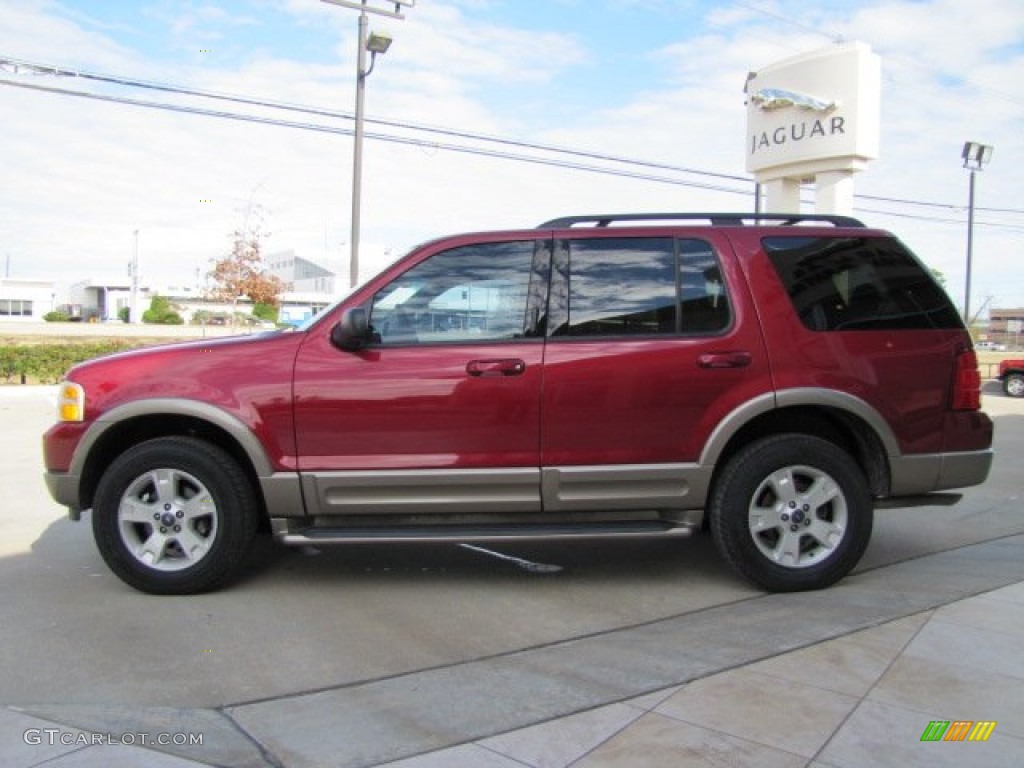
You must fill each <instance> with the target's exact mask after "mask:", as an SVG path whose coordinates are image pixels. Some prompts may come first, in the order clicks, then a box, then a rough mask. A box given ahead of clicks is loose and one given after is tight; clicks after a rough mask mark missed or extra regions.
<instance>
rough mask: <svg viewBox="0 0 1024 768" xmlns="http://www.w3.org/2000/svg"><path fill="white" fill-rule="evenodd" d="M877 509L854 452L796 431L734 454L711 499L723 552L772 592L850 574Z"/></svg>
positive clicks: (714, 530)
mask: <svg viewBox="0 0 1024 768" xmlns="http://www.w3.org/2000/svg"><path fill="white" fill-rule="evenodd" d="M873 516H874V505H873V503H872V499H871V493H870V491H869V489H868V484H867V481H866V480H865V478H864V474H863V473H862V472H861V470H860V467H858V466H857V464H856V462H854V460H853V459H852V458H851V457H850V455H849V454H847V453H846V452H845V451H843V450H842V449H840V448H838V447H837V446H836V445H834V444H833V443H830V442H828V441H826V440H822V439H821V438H818V437H812V436H810V435H796V434H793V435H778V436H775V437H768V438H764V439H762V440H758V441H756V442H754V443H752V444H750V445H748V446H747V447H746V448H744V449H743V450H741V451H740V452H739V453H738V454H736V456H734V457H733V458H732V459H731V460H730V461H729V463H728V464H727V465H726V467H725V468H724V469H723V471H722V475H721V477H720V478H719V479H718V481H717V483H716V485H715V489H714V493H713V494H712V497H711V505H710V519H711V533H712V536H713V538H714V540H715V544H716V546H717V547H718V550H719V552H720V553H721V554H722V556H723V557H724V558H725V559H726V561H727V562H728V563H729V564H730V565H731V566H732V567H733V568H735V569H736V570H737V571H739V572H740V573H741V574H743V575H744V576H746V577H747V578H748V579H750V580H751V581H753V582H754V583H756V584H758V585H760V586H762V587H764V588H765V589H768V590H771V591H773V592H795V591H799V590H807V589H821V588H822V587H827V586H829V585H831V584H834V583H835V582H836V581H838V580H839V579H841V578H843V577H844V576H846V574H848V573H849V572H850V571H851V570H852V569H853V567H854V566H855V565H856V564H857V562H858V561H859V560H860V558H861V555H863V554H864V550H865V549H866V548H867V545H868V540H869V539H870V538H871V526H872V520H873Z"/></svg>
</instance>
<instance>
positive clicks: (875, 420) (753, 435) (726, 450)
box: [700, 388, 900, 497]
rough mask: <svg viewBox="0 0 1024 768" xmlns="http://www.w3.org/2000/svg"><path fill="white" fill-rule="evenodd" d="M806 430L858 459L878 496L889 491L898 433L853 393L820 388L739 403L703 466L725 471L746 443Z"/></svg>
mask: <svg viewBox="0 0 1024 768" xmlns="http://www.w3.org/2000/svg"><path fill="white" fill-rule="evenodd" d="M786 433H790V434H805V435H813V436H815V437H819V438H822V439H823V440H827V441H829V442H830V443H833V444H834V445H836V446H838V447H839V448H841V449H842V450H844V451H845V452H846V453H848V454H849V455H850V456H852V457H853V459H854V460H855V461H856V462H857V464H858V466H859V467H860V469H861V471H862V472H863V473H864V476H865V477H866V478H867V481H868V486H869V488H870V490H871V493H872V495H873V496H875V497H883V496H887V495H888V494H889V492H890V489H891V484H892V483H891V472H890V465H889V457H890V456H898V455H899V453H900V451H899V444H898V443H897V441H896V436H895V434H894V433H893V432H892V430H891V429H890V428H889V426H888V424H886V422H885V420H884V419H883V418H882V416H881V415H880V414H879V413H878V412H877V411H876V410H875V409H874V408H872V407H871V406H870V405H869V404H868V403H866V402H864V401H863V400H861V399H860V398H857V397H855V396H853V395H850V394H847V393H844V392H836V391H834V390H822V389H810V388H806V389H791V390H785V391H782V392H778V393H776V394H775V395H774V396H773V395H766V396H763V397H761V398H757V399H756V400H753V401H750V402H749V403H746V404H744V405H743V406H740V407H739V408H737V409H736V410H734V411H733V412H732V413H730V414H729V416H728V417H726V418H725V419H723V420H722V422H721V423H720V424H719V426H718V428H717V429H716V430H715V432H714V433H713V434H712V436H711V438H710V439H709V440H708V442H707V444H706V445H705V448H704V451H703V453H702V454H701V457H700V464H701V465H703V466H713V467H714V468H715V470H714V473H713V476H712V479H711V487H712V488H713V487H714V485H715V482H716V480H717V477H718V475H719V473H720V472H721V469H722V468H723V467H724V466H725V465H726V464H728V462H729V459H731V458H732V456H734V455H735V454H736V453H737V452H739V451H740V450H741V449H742V448H743V447H744V446H746V445H749V444H750V443H752V442H753V441H755V440H758V439H760V438H762V437H767V436H770V435H780V434H786Z"/></svg>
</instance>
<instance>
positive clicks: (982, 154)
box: [960, 141, 993, 331]
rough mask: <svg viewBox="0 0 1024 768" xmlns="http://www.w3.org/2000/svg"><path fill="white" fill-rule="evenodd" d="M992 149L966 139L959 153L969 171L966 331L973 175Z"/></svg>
mask: <svg viewBox="0 0 1024 768" xmlns="http://www.w3.org/2000/svg"><path fill="white" fill-rule="evenodd" d="M992 150H993V148H992V147H991V146H989V145H987V144H978V143H977V142H975V141H968V142H966V143H965V144H964V148H963V151H962V152H961V153H960V156H961V157H962V158H963V161H964V168H967V169H968V170H969V171H970V172H971V179H970V182H969V184H970V186H969V189H968V194H967V274H966V279H965V281H964V283H965V284H964V324H965V325H966V326H967V330H968V331H970V329H971V262H972V260H973V257H974V176H975V174H976V173H977V172H978V171H980V170H982V166H984V165H985V163H987V162H989V161H990V160H991V159H992Z"/></svg>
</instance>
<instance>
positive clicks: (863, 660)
mask: <svg viewBox="0 0 1024 768" xmlns="http://www.w3.org/2000/svg"><path fill="white" fill-rule="evenodd" d="M1022 555H1024V537H1022V536H1015V537H1010V538H1008V539H1004V540H1000V541H997V542H992V543H987V544H982V545H975V546H974V547H970V548H966V550H965V551H954V552H949V553H943V554H941V555H933V556H929V557H926V558H922V559H921V560H918V561H915V562H912V563H906V564H902V565H900V566H891V567H889V568H883V569H879V571H875V572H872V573H869V574H865V575H863V576H858V577H854V578H853V579H852V580H848V581H847V582H844V584H843V585H841V586H839V587H836V588H833V589H832V590H830V591H829V592H827V593H815V594H813V595H804V596H764V597H761V598H755V599H752V600H747V601H743V602H741V603H739V604H736V605H732V606H726V607H723V608H719V609H712V610H709V611H707V612H705V613H704V615H699V616H688V617H685V618H680V619H677V620H671V621H668V622H658V623H656V624H653V625H648V626H644V627H636V628H631V629H628V630H622V631H620V632H616V633H610V635H600V636H595V637H591V638H584V639H579V640H574V641H571V642H568V643H564V644H557V645H555V646H552V647H550V648H544V649H535V650H533V651H529V652H525V653H521V654H511V655H508V656H503V657H499V658H495V659H489V660H481V661H477V662H472V663H469V664H466V665H458V666H456V667H451V668H445V669H440V670H428V671H424V672H419V673H415V674H413V675H404V676H400V677H398V678H394V679H389V680H382V681H374V682H370V683H366V684H363V685H357V686H347V687H345V688H342V689H332V690H326V691H320V692H316V693H310V694H304V695H301V696H294V697H285V698H282V699H274V700H270V701H262V702H253V703H249V704H241V705H238V706H234V707H228V708H225V709H223V710H195V711H187V710H171V709H154V710H152V711H147V710H145V709H137V708H132V709H127V708H118V707H99V708H97V707H92V708H90V707H80V706H79V707H60V706H53V707H38V706H37V707H31V708H19V707H7V708H5V709H3V710H0V739H2V744H3V748H2V750H0V754H3V756H4V764H5V765H7V766H12V768H29V767H30V766H42V765H44V764H45V765H46V766H47V768H101V767H106V766H115V767H116V766H120V765H125V766H137V765H146V766H156V767H157V768H162V767H163V766H167V768H176V767H179V766H180V767H181V768H184V767H185V766H199V765H224V766H252V767H254V768H255V767H256V766H374V765H388V766H392V768H515V767H516V766H518V767H519V768H522V767H523V766H532V767H534V768H562V767H566V766H575V767H577V768H597V767H602V768H605V767H611V766H630V767H633V766H651V768H661V767H662V766H665V765H675V766H684V767H685V766H705V765H709V764H712V765H730V766H758V767H759V768H760V767H761V766H822V767H823V768H824V767H825V766H833V767H834V768H864V767H865V766H911V767H912V766H929V768H934V767H939V768H941V766H947V765H948V766H951V767H952V766H957V767H959V766H962V765H965V764H969V765H971V766H972V768H974V767H976V766H977V767H983V766H1006V767H1007V768H1009V767H1010V766H1019V765H1022V764H1024V660H1022V658H1021V655H1020V652H1019V648H1020V645H1021V643H1022V642H1024V583H1010V584H1009V585H1008V586H1005V587H998V588H996V589H992V590H988V591H984V592H981V593H980V594H978V595H975V596H973V597H967V598H964V599H961V600H952V601H950V598H951V597H953V596H954V595H955V594H957V593H958V592H963V591H966V590H972V589H977V588H979V587H982V586H985V585H987V584H992V583H995V582H998V581H1001V580H1006V579H1012V578H1014V574H1016V577H1018V578H1019V576H1020V563H1021V562H1022V559H1021V558H1022ZM981 565H984V566H986V567H979V566H981ZM992 565H994V566H995V567H994V569H990V568H989V567H987V566H992ZM982 571H985V573H982ZM836 593H838V594H836ZM886 593H888V596H887V597H883V595H885V594H886ZM925 595H927V596H925ZM807 598H811V599H813V600H815V601H816V602H819V603H821V604H822V605H821V606H820V608H819V609H818V610H815V611H813V613H812V615H817V616H818V617H819V621H818V622H815V623H814V624H815V625H814V626H811V625H808V623H807V622H806V621H805V620H801V621H800V623H799V624H798V625H796V623H795V622H791V618H792V616H793V611H794V610H804V611H805V610H806V609H805V607H804V606H797V605H794V603H798V602H803V601H804V600H805V599H807ZM928 603H934V604H935V605H936V606H937V607H925V606H927V604H928ZM883 606H884V607H883ZM886 614H888V615H889V616H892V615H895V614H905V615H903V616H902V617H901V618H895V619H892V620H889V621H879V619H880V618H881V617H883V616H885V615H886ZM787 622H791V623H793V624H794V626H793V627H792V628H791V631H789V632H787V631H786V630H785V629H784V625H785V624H786V623H787ZM858 627H864V628H858ZM817 633H822V634H825V635H827V637H826V638H824V639H822V640H821V641H820V642H813V641H812V638H813V637H814V636H815V635H816V634H817ZM787 646H793V647H795V649H794V650H784V651H781V652H779V649H784V648H786V647H787ZM744 659H757V660H756V661H750V663H742V662H743V660H744ZM499 681H500V684H498V685H497V687H495V686H496V683H499ZM668 681H674V683H673V684H668V685H665V684H664V683H666V682H668ZM645 689H650V691H649V692H648V693H645V694H641V695H630V694H636V693H639V692H640V691H643V690H645ZM933 721H950V722H951V723H952V722H955V721H961V722H966V721H971V722H974V723H981V722H989V723H995V726H994V728H992V730H991V732H990V735H989V736H988V738H987V740H985V741H969V740H966V739H965V740H963V741H955V742H954V741H937V742H925V741H922V737H923V735H924V734H925V732H926V730H928V728H929V725H930V724H931V723H932V722H933ZM517 726H522V727H517ZM973 729H974V726H971V727H970V728H969V729H967V730H966V731H964V733H967V734H969V733H970V731H972V730H973ZM93 734H96V735H95V736H94V735H93ZM195 734H199V735H201V737H202V739H203V744H202V746H187V745H186V746H175V744H174V742H175V741H184V739H185V738H186V737H189V738H192V737H194V736H195ZM161 736H165V737H166V739H165V740H166V741H168V742H169V743H170V744H169V746H158V747H157V748H156V749H143V748H141V747H140V746H138V745H139V744H141V743H143V741H144V740H146V741H148V740H155V739H158V738H160V737H161ZM403 756H404V757H403ZM394 757H398V758H400V759H398V760H397V761H391V760H390V759H391V758H394Z"/></svg>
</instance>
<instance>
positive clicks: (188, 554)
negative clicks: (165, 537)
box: [174, 525, 210, 562]
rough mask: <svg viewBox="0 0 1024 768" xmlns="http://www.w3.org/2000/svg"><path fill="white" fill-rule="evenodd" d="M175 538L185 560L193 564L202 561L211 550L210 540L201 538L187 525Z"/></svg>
mask: <svg viewBox="0 0 1024 768" xmlns="http://www.w3.org/2000/svg"><path fill="white" fill-rule="evenodd" d="M174 538H175V541H177V543H178V546H179V547H180V548H181V552H182V555H183V556H184V558H185V559H186V560H189V561H192V562H195V561H197V560H201V559H202V557H203V555H205V554H206V552H207V550H208V549H209V548H210V539H209V538H203V537H202V536H199V535H198V534H196V533H195V531H193V530H192V529H191V528H190V527H189V526H187V525H186V526H185V527H183V528H182V529H181V531H180V532H179V533H177V534H175V536H174Z"/></svg>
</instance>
